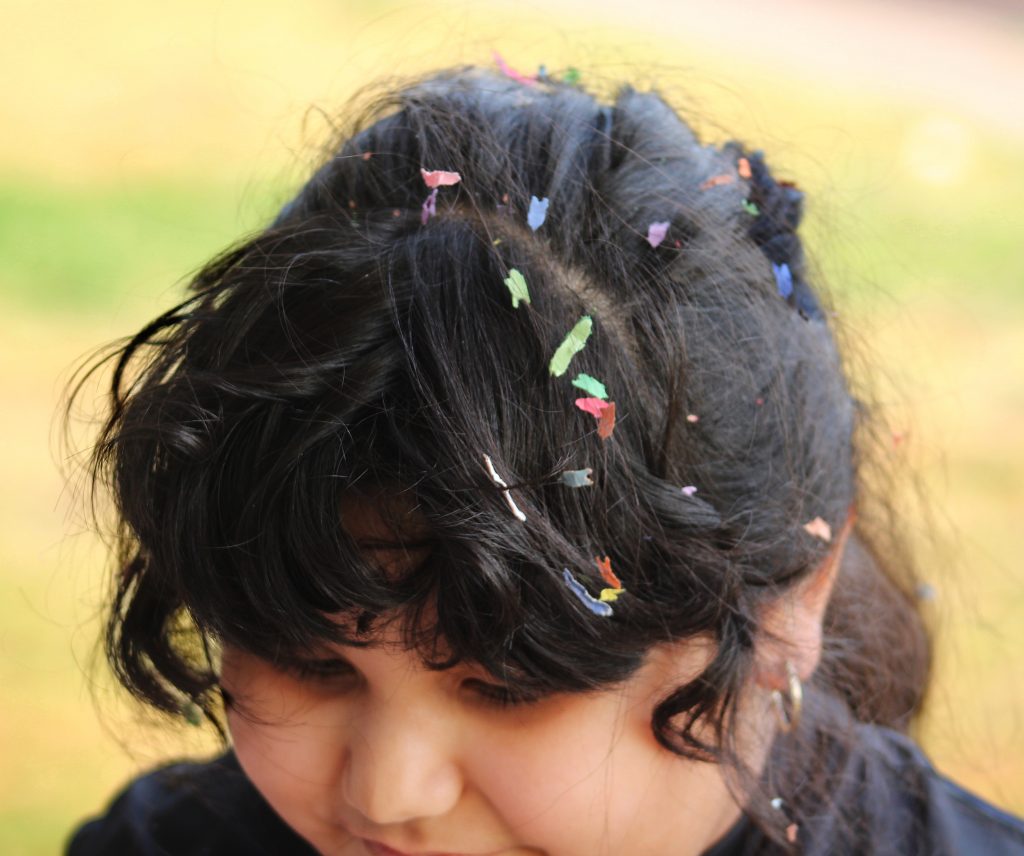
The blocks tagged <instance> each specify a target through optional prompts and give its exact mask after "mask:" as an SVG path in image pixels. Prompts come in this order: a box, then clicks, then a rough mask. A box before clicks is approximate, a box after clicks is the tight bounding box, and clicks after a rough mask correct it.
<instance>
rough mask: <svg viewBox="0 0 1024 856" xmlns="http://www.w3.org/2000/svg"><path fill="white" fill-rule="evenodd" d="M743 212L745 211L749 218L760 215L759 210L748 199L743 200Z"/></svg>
mask: <svg viewBox="0 0 1024 856" xmlns="http://www.w3.org/2000/svg"><path fill="white" fill-rule="evenodd" d="M743 210H744V211H746V212H747V213H748V214H749V215H750V216H751V217H756V216H757V215H758V214H760V213H761V210H760V209H759V208H758V207H757V206H756V205H755V204H754V203H753V202H751V201H750V200H749V199H744V200H743Z"/></svg>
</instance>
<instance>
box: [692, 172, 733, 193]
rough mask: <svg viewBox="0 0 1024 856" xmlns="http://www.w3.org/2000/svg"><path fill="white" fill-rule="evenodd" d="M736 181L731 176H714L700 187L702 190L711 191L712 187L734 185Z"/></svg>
mask: <svg viewBox="0 0 1024 856" xmlns="http://www.w3.org/2000/svg"><path fill="white" fill-rule="evenodd" d="M735 180H736V179H734V178H733V177H732V176H731V175H726V174H723V175H713V176H711V178H709V179H708V180H707V181H705V182H703V183H702V184H701V186H700V189H701V190H710V189H711V188H712V187H719V186H721V185H723V184H732V183H733V182H734V181H735Z"/></svg>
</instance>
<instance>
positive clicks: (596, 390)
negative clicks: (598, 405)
mask: <svg viewBox="0 0 1024 856" xmlns="http://www.w3.org/2000/svg"><path fill="white" fill-rule="evenodd" d="M572 385H573V386H575V387H576V388H577V389H582V390H583V391H584V392H589V393H590V394H591V395H592V396H594V398H600V399H601V400H602V401H607V400H608V390H607V389H605V388H604V384H603V383H601V381H599V380H598V379H597V378H596V377H591V376H590V375H588V374H584V373H583V372H580V373H579V374H578V375H576V378H575V380H573V382H572Z"/></svg>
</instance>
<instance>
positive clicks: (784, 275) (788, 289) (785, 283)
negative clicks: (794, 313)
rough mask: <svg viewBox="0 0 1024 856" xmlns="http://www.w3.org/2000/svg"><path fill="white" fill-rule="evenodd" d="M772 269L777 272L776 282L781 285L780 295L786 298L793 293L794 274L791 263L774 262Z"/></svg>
mask: <svg viewBox="0 0 1024 856" xmlns="http://www.w3.org/2000/svg"><path fill="white" fill-rule="evenodd" d="M772 270H773V271H774V272H775V282H776V284H777V285H778V286H779V296H780V297H781V298H782V299H783V300H785V299H786V298H787V297H789V295H791V294H792V293H793V274H792V273H791V272H790V270H789V265H787V264H785V263H783V264H781V265H777V264H775V263H774V262H772Z"/></svg>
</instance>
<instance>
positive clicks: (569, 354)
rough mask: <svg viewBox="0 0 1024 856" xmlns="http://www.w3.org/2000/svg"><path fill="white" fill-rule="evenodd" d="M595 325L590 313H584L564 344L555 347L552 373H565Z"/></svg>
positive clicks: (563, 341)
mask: <svg viewBox="0 0 1024 856" xmlns="http://www.w3.org/2000/svg"><path fill="white" fill-rule="evenodd" d="M593 327H594V322H593V321H592V320H591V318H590V316H589V315H584V316H583V317H582V318H580V320H579V321H577V322H576V326H574V327H573V328H572V329H571V330H570V331H569V332H568V333H567V334H566V336H565V338H564V339H563V340H562V344H560V345H559V346H558V347H557V348H556V349H555V355H554V356H553V357H552V358H551V364H550V366H549V368H550V370H551V374H552V375H554V376H555V377H561V376H562V375H564V374H565V370H566V369H567V368H569V362H570V361H571V360H572V358H573V357H574V356H575V355H576V354H578V353H579V352H580V351H582V350H583V348H584V346H585V345H586V344H587V339H589V338H590V331H591V330H592V329H593Z"/></svg>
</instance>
